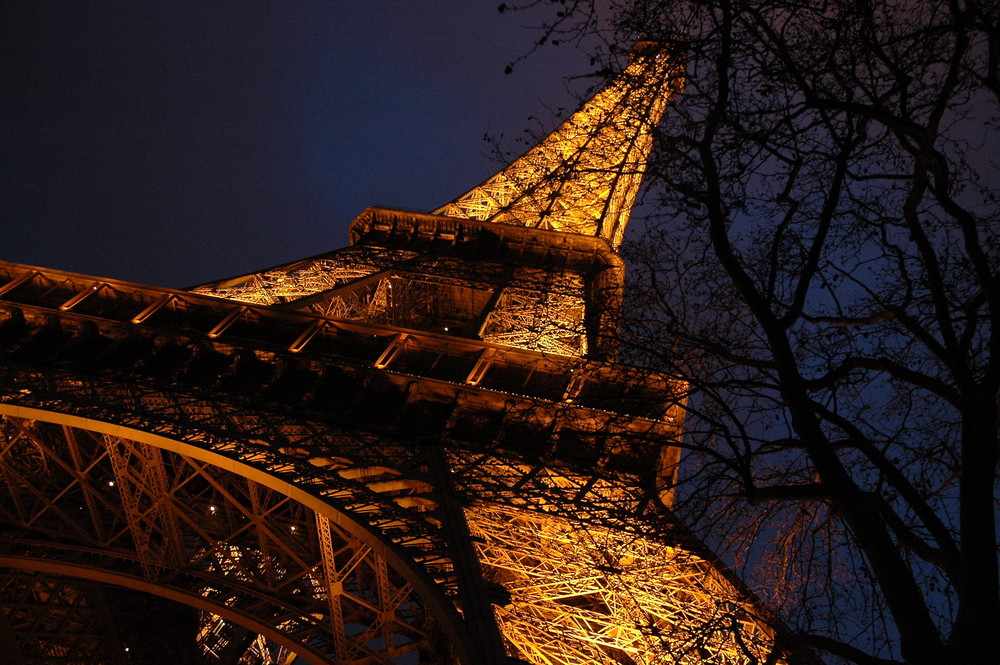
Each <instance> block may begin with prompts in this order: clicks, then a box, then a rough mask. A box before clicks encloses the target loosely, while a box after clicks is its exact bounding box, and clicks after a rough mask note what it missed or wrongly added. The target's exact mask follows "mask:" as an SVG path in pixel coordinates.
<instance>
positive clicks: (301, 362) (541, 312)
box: [0, 47, 771, 665]
mask: <svg viewBox="0 0 1000 665" xmlns="http://www.w3.org/2000/svg"><path fill="white" fill-rule="evenodd" d="M681 71H682V68H681V66H680V65H679V64H678V63H677V61H676V60H673V59H671V58H670V57H669V56H668V54H666V53H665V52H661V51H660V50H659V49H656V48H652V47H640V48H637V49H636V51H635V52H634V54H633V57H632V62H631V64H630V65H629V67H628V68H627V69H626V70H625V71H624V72H623V73H622V75H621V76H619V77H618V78H617V79H616V80H615V81H613V82H612V83H610V84H609V85H608V86H607V87H606V88H604V89H603V90H602V91H601V92H599V93H598V94H597V95H596V96H595V97H594V98H593V99H592V100H591V101H589V102H588V103H587V104H586V105H585V106H584V107H583V108H582V109H581V110H580V111H579V112H577V113H576V114H574V115H573V116H571V117H570V118H569V119H568V120H567V121H566V122H564V123H563V124H562V125H561V126H560V127H558V128H557V129H556V130H555V131H554V132H553V133H552V134H551V135H550V136H549V137H547V138H546V139H544V140H543V141H542V142H541V143H540V144H539V145H538V146H537V147H535V148H533V149H531V150H530V151H528V152H527V153H526V154H525V155H524V156H523V157H521V158H520V159H518V160H517V161H515V162H514V163H512V164H511V165H510V166H509V167H507V168H506V169H504V170H503V171H501V172H500V173H498V174H497V175H496V176H494V177H492V178H490V179H489V180H487V181H486V182H484V183H483V184H481V185H479V186H478V187H476V188H474V189H473V190H471V191H470V192H469V193H467V194H465V195H464V196H461V197H459V198H457V199H456V200H455V201H453V202H451V203H449V204H447V205H445V206H443V207H441V208H440V209H438V210H436V211H435V212H434V213H432V214H419V213H413V212H404V211H398V210H387V209H380V208H369V209H368V210H365V211H364V212H363V213H362V214H361V215H360V216H359V217H358V218H357V219H356V220H355V221H354V223H353V224H352V226H351V241H352V244H351V246H350V247H348V248H346V249H339V250H335V251H331V252H328V253H325V254H321V255H318V256H314V257H311V258H307V259H303V260H301V261H296V262H294V263H290V264H287V265H282V266H278V267H276V268H272V269H269V270H265V271H262V272H258V273H254V274H250V275H244V276H241V277H236V278H232V279H227V280H222V281H218V282H214V283H211V284H206V285H202V286H199V287H196V288H193V289H189V290H173V289H167V288H158V287H152V286H143V285H138V284H130V283H126V282H122V281H117V280H113V279H104V278H96V277H88V276H83V275H76V274H70V273H65V272H60V271H56V270H46V269H40V268H34V267H28V266H21V265H15V264H10V263H0V527H2V534H3V538H2V540H0V644H2V648H3V652H2V653H3V654H5V656H6V657H8V658H12V659H13V662H19V663H22V662H23V663H39V664H42V663H46V664H47V663H81V664H84V663H87V664H89V663H112V664H120V665H126V664H129V663H139V662H144V663H148V662H171V663H247V664H251V663H252V664H258V663H274V664H278V663H280V664H282V665H288V664H291V663H308V664H311V665H322V664H324V663H352V664H358V665H361V664H380V663H442V664H444V663H463V664H468V665H471V664H474V663H487V664H495V665H499V664H501V663H522V662H526V663H537V664H539V665H563V664H566V665H568V664H570V663H573V664H582V663H619V664H621V663H627V664H639V663H642V664H646V663H673V662H684V663H689V662H690V663H737V662H746V661H747V660H748V658H747V653H748V652H749V653H754V654H756V655H758V656H760V655H762V653H763V652H762V649H765V647H766V644H767V643H768V642H769V640H768V637H767V636H768V635H769V634H771V632H770V630H769V629H768V628H766V624H767V621H766V620H765V619H764V618H762V617H761V615H760V614H759V610H757V609H755V606H754V604H753V603H752V602H751V601H750V600H749V597H748V595H747V594H745V593H744V592H742V591H741V590H740V587H739V585H738V583H736V582H735V581H734V580H732V579H731V577H730V576H729V575H728V574H727V573H725V571H724V570H723V569H722V568H721V567H719V566H717V565H715V564H713V563H712V562H711V561H710V557H709V556H708V555H707V554H706V553H705V552H703V551H702V550H701V549H700V548H699V546H698V545H697V544H696V543H694V542H693V541H692V540H691V539H690V538H689V537H688V536H687V535H686V534H685V532H684V530H683V529H682V528H681V527H680V525H678V524H676V523H675V521H674V520H673V519H672V518H671V515H670V512H669V506H670V503H671V501H672V496H673V495H672V489H671V484H672V481H673V478H674V469H675V465H676V463H677V461H678V452H677V451H678V448H677V447H676V446H675V445H672V444H675V443H676V442H677V441H678V438H679V437H680V436H681V427H682V410H681V406H680V404H681V402H682V401H683V398H684V392H685V386H684V385H683V384H682V383H680V382H678V381H674V380H671V379H669V378H665V377H662V376H659V375H656V374H654V373H651V372H645V371H641V370H638V369H634V368H628V367H624V366H621V365H618V364H616V363H615V344H614V339H615V320H616V313H617V308H618V305H619V302H620V299H621V289H622V284H623V266H622V261H621V259H620V258H619V257H618V255H617V254H616V248H617V247H618V245H619V243H620V242H621V239H622V234H623V232H624V229H625V226H626V222H627V220H628V216H629V212H630V209H631V207H632V205H633V203H634V201H635V197H636V194H637V191H638V187H639V181H640V178H641V176H642V171H643V166H644V164H645V160H646V158H647V155H648V153H649V150H650V147H651V143H652V130H653V127H654V126H655V125H656V124H657V122H658V121H659V119H660V117H661V115H662V114H663V112H664V109H665V107H666V105H667V102H668V99H669V98H670V97H671V96H673V95H674V94H675V93H676V92H678V90H679V87H680V81H681ZM164 654H167V655H168V659H166V660H165V659H164ZM157 658H159V660H157Z"/></svg>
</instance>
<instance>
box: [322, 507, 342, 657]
mask: <svg viewBox="0 0 1000 665" xmlns="http://www.w3.org/2000/svg"><path fill="white" fill-rule="evenodd" d="M316 532H317V534H318V536H319V548H320V552H321V553H322V555H323V579H324V580H325V583H326V598H327V602H328V604H329V608H330V630H331V634H332V635H333V644H334V650H335V651H336V654H337V660H338V661H343V662H347V658H348V655H349V654H348V653H347V635H346V634H345V633H344V610H343V608H342V607H341V600H340V595H341V590H342V584H343V583H342V582H341V581H340V579H339V576H338V574H337V561H336V553H335V552H334V549H333V534H332V533H331V532H330V520H329V519H328V518H327V517H326V516H325V515H320V514H319V513H316Z"/></svg>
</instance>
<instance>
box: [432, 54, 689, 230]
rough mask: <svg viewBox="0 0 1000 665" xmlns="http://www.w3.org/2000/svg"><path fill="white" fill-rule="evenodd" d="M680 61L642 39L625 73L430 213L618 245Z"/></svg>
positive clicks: (679, 75) (675, 88) (676, 87)
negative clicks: (485, 177)
mask: <svg viewBox="0 0 1000 665" xmlns="http://www.w3.org/2000/svg"><path fill="white" fill-rule="evenodd" d="M682 82H683V63H682V62H681V61H680V60H678V59H676V58H673V57H671V56H670V54H669V53H668V52H666V51H665V50H664V49H663V48H662V47H660V46H659V45H654V44H649V43H640V44H638V45H637V46H636V47H635V48H634V49H633V52H632V57H631V61H630V63H629V65H628V67H627V68H626V69H625V71H624V72H622V74H621V75H620V76H618V77H617V78H615V79H614V80H613V81H611V82H610V83H609V84H608V85H607V86H606V87H605V88H604V89H603V90H601V91H600V92H599V93H598V94H597V95H595V96H594V97H593V98H592V99H591V100H590V101H588V102H587V103H586V104H585V105H584V106H583V107H582V108H581V109H580V110H579V111H577V112H576V113H574V114H573V115H571V116H570V117H569V118H568V119H567V120H566V121H565V122H563V123H562V124H561V125H560V126H559V127H557V128H556V129H555V130H554V131H553V132H552V133H551V134H549V135H548V136H547V137H546V138H545V139H544V140H542V142H541V143H539V144H538V145H536V146H535V147H534V148H532V149H530V150H529V151H528V152H526V153H525V154H524V155H523V156H522V157H520V158H519V159H517V160H515V161H514V162H513V163H511V164H510V166H508V167H507V168H505V169H504V170H502V171H500V172H499V173H497V174H496V175H494V176H492V177H491V178H489V179H488V180H486V181H485V182H483V183H482V184H480V185H478V186H477V187H474V188H473V189H471V190H469V191H468V192H466V193H465V194H463V195H461V196H459V197H458V198H456V199H455V200H454V201H452V202H450V203H448V204H446V205H444V206H441V207H440V208H438V209H437V210H435V211H434V213H435V214H438V215H447V216H449V217H464V218H469V219H478V220H483V221H490V222H497V223H500V224H513V225H517V226H527V227H535V228H542V229H552V230H556V231H565V232H567V233H578V234H582V235H588V236H595V237H599V238H604V239H605V240H607V241H608V242H609V243H610V244H611V246H612V247H614V248H617V247H618V246H619V245H620V244H621V241H622V237H623V235H624V233H625V227H626V225H627V224H628V220H629V215H630V213H631V209H632V206H633V204H634V203H635V199H636V195H637V194H638V192H639V186H640V184H641V181H642V176H643V172H644V170H645V165H646V160H647V159H648V157H649V152H650V149H651V148H652V145H653V129H654V128H655V127H656V125H657V124H658V123H659V122H660V119H661V118H662V117H663V112H664V110H665V108H666V106H667V102H668V101H669V100H670V99H671V98H672V97H674V96H675V95H676V94H678V93H679V92H680V90H681V87H682Z"/></svg>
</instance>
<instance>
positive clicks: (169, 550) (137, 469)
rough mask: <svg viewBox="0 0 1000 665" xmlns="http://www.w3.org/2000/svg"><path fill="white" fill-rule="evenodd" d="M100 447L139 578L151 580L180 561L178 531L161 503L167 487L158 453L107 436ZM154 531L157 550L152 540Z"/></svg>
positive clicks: (164, 497)
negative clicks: (136, 560)
mask: <svg viewBox="0 0 1000 665" xmlns="http://www.w3.org/2000/svg"><path fill="white" fill-rule="evenodd" d="M104 445H105V446H106V448H107V451H108V457H109V458H110V460H111V468H112V470H113V471H114V476H115V480H114V482H115V484H116V485H117V487H118V492H119V494H120V496H121V499H122V508H123V510H124V513H125V518H126V520H127V521H128V525H129V530H130V531H131V533H132V540H133V543H134V546H135V551H136V554H137V555H138V556H139V561H140V563H141V564H142V572H143V576H144V577H145V578H146V579H147V580H155V579H156V578H157V577H158V576H159V570H160V569H162V568H164V567H175V566H176V565H178V564H180V562H181V561H183V559H184V551H183V546H182V542H181V536H180V529H179V527H178V525H177V521H176V518H175V516H174V515H173V514H172V512H171V511H170V509H169V507H168V506H166V505H165V503H164V502H165V499H166V497H167V495H168V494H167V491H168V489H169V485H168V483H167V473H166V468H165V466H164V463H163V456H162V453H161V452H160V450H159V449H158V448H154V447H152V446H145V445H143V444H140V443H136V442H134V441H129V440H128V439H123V438H121V437H117V436H111V435H110V434H105V435H104ZM157 530H158V531H159V532H160V543H161V544H160V547H159V548H157V542H156V539H155V538H154V533H155V532H156V531H157Z"/></svg>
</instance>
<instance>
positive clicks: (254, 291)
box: [191, 247, 414, 305]
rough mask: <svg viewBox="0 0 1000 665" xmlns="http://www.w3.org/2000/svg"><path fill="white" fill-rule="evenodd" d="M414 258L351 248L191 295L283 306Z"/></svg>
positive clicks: (200, 288)
mask: <svg viewBox="0 0 1000 665" xmlns="http://www.w3.org/2000/svg"><path fill="white" fill-rule="evenodd" d="M413 256H414V253H413V252H406V251H402V250H390V249H384V248H380V247H348V248H345V249H341V250H338V251H335V252H330V253H329V254H324V255H323V256H319V257H316V258H312V259H305V260H303V261H295V262H294V263H289V264H287V265H283V266H278V267H276V268H271V269H270V270H265V271H262V272H258V273H252V274H250V275H244V276H242V277H236V278H233V279H228V280H223V281H219V282H212V283H209V284H203V285H201V286H196V287H194V288H193V289H191V291H192V292H194V293H200V294H203V295H211V296H216V297H219V298H226V299H228V300H236V301H239V302H246V303H251V304H254V305H275V304H282V303H286V302H290V301H293V300H298V299H299V298H303V297H306V296H310V295H314V294H316V293H322V292H324V291H328V290H330V289H333V288H336V287H338V286H343V285H344V284H348V283H350V282H352V281H354V280H357V279H362V278H364V277H367V276H369V275H371V274H373V273H375V272H378V271H379V270H384V269H386V268H388V267H389V266H392V265H394V264H396V263H399V262H400V261H404V260H406V259H408V258H411V257H413Z"/></svg>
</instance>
